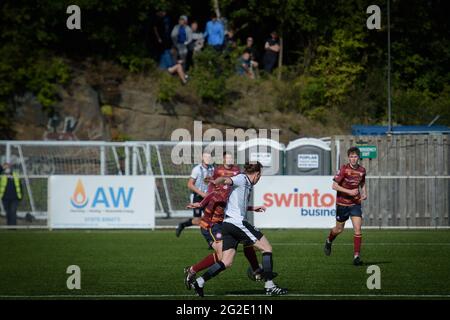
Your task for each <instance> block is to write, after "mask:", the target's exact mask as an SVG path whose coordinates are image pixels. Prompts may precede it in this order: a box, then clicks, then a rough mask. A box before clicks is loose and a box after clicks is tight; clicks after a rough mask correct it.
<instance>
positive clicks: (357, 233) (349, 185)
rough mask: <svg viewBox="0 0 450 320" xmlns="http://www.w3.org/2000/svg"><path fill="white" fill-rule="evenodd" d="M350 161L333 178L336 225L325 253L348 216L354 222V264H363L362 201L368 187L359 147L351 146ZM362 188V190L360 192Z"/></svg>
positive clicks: (326, 244) (348, 154)
mask: <svg viewBox="0 0 450 320" xmlns="http://www.w3.org/2000/svg"><path fill="white" fill-rule="evenodd" d="M347 156H348V163H347V164H345V165H343V166H341V168H340V169H339V171H338V172H337V173H336V175H335V177H334V178H333V180H334V182H333V187H332V188H333V190H336V191H337V196H336V226H335V227H334V228H332V229H331V231H330V234H329V236H328V238H327V240H326V242H325V248H324V251H325V254H326V255H327V256H329V255H330V254H331V245H332V243H333V240H334V239H336V237H337V236H338V235H339V234H340V233H342V231H344V226H345V222H346V221H347V220H348V218H350V219H351V221H352V224H353V230H354V235H353V247H354V248H353V252H354V255H353V264H354V265H355V266H359V265H362V264H363V262H362V261H361V258H360V251H361V241H362V234H361V225H362V210H361V201H362V200H366V199H367V189H366V169H364V167H362V166H360V165H359V163H358V161H359V159H360V151H359V149H358V148H357V147H351V148H350V149H348V151H347ZM360 189H361V192H360Z"/></svg>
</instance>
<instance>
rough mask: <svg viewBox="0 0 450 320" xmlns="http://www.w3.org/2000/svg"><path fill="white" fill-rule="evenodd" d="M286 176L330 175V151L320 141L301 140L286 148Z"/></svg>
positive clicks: (290, 143)
mask: <svg viewBox="0 0 450 320" xmlns="http://www.w3.org/2000/svg"><path fill="white" fill-rule="evenodd" d="M285 173H286V175H302V176H305V175H331V149H330V146H329V144H328V143H326V142H324V141H323V140H320V139H314V138H301V139H297V140H294V141H291V142H289V144H288V146H287V147H286V170H285Z"/></svg>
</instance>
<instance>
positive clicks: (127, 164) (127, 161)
mask: <svg viewBox="0 0 450 320" xmlns="http://www.w3.org/2000/svg"><path fill="white" fill-rule="evenodd" d="M124 148H125V175H126V176H129V175H130V149H129V147H128V145H125V147H124Z"/></svg>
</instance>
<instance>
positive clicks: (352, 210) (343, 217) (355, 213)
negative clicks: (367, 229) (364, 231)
mask: <svg viewBox="0 0 450 320" xmlns="http://www.w3.org/2000/svg"><path fill="white" fill-rule="evenodd" d="M350 217H362V210H361V205H360V204H355V205H353V206H339V205H337V206H336V221H338V222H345V221H347V220H348V218H350Z"/></svg>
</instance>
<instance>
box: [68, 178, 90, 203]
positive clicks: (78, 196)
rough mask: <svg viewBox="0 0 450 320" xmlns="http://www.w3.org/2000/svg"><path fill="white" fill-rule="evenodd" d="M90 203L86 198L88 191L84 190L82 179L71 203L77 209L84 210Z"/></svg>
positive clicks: (79, 180)
mask: <svg viewBox="0 0 450 320" xmlns="http://www.w3.org/2000/svg"><path fill="white" fill-rule="evenodd" d="M88 201H89V199H88V198H87V197H86V190H85V189H84V185H83V182H81V179H78V181H77V185H76V187H75V191H74V193H73V195H72V198H71V199H70V203H71V204H72V206H74V207H75V208H77V209H83V208H84V207H86V205H87V204H88Z"/></svg>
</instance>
